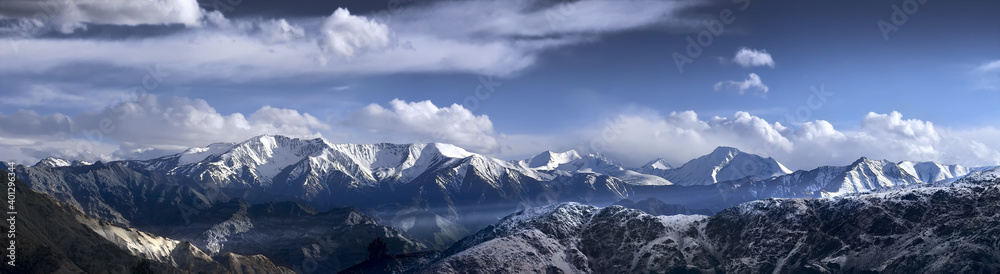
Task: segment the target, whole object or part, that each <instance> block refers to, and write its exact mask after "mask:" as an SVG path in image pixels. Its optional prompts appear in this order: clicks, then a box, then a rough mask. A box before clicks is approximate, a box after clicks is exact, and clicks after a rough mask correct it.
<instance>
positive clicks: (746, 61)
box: [733, 48, 774, 68]
mask: <svg viewBox="0 0 1000 274" xmlns="http://www.w3.org/2000/svg"><path fill="white" fill-rule="evenodd" d="M733 62H734V63H737V64H739V65H740V66H743V67H744V68H749V67H760V66H769V67H772V68H773V67H774V59H771V54H770V53H767V51H766V50H755V49H749V48H741V49H740V50H739V51H737V52H736V56H735V57H733Z"/></svg>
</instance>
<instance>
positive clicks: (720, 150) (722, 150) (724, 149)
mask: <svg viewBox="0 0 1000 274" xmlns="http://www.w3.org/2000/svg"><path fill="white" fill-rule="evenodd" d="M739 153H743V152H742V151H740V150H739V149H738V148H735V147H728V146H719V147H716V148H715V150H713V151H712V153H710V154H730V155H735V154H739Z"/></svg>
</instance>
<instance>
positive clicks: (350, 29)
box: [319, 8, 392, 58]
mask: <svg viewBox="0 0 1000 274" xmlns="http://www.w3.org/2000/svg"><path fill="white" fill-rule="evenodd" d="M320 32H321V33H322V38H321V39H320V40H319V45H320V48H322V49H323V50H324V51H332V52H333V53H336V54H337V55H340V56H342V57H346V58H350V57H354V56H355V55H356V54H358V52H360V51H365V50H381V49H385V48H387V47H388V46H389V44H390V43H391V41H392V32H391V31H390V30H389V27H388V26H386V25H385V24H380V23H378V22H375V20H372V19H368V18H365V17H361V16H356V15H351V13H350V12H349V11H347V9H344V8H339V9H337V10H336V11H334V12H333V14H332V15H330V16H329V17H327V18H326V19H324V20H323V25H322V27H320Z"/></svg>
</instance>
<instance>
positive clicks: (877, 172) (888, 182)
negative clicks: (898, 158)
mask: <svg viewBox="0 0 1000 274" xmlns="http://www.w3.org/2000/svg"><path fill="white" fill-rule="evenodd" d="M923 183H924V182H923V181H921V180H920V178H917V177H916V176H914V175H913V174H910V173H908V172H906V171H905V170H904V169H903V168H900V167H899V166H898V165H896V164H895V163H893V162H889V161H886V160H870V159H868V158H865V157H862V158H861V159H858V160H857V161H855V162H854V163H853V164H851V165H850V166H848V167H847V170H846V171H845V172H844V173H843V174H841V175H838V177H836V179H835V181H834V182H831V184H829V185H827V186H826V187H825V188H824V193H823V196H826V197H830V196H838V195H842V194H845V193H859V192H870V191H873V190H876V189H880V188H891V187H896V186H908V185H915V184H923ZM837 184H839V186H838V185H837Z"/></svg>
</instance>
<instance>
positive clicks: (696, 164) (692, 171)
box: [643, 147, 792, 186]
mask: <svg viewBox="0 0 1000 274" xmlns="http://www.w3.org/2000/svg"><path fill="white" fill-rule="evenodd" d="M657 163H658V162H655V161H654V162H653V163H650V165H649V166H650V167H651V168H646V169H643V171H646V172H649V173H650V174H654V175H658V176H660V177H663V178H664V179H667V180H669V181H671V182H673V183H675V184H679V185H686V186H692V185H711V184H715V183H718V182H722V181H729V180H736V179H742V178H745V177H752V178H757V179H767V178H771V177H774V176H780V175H785V174H789V173H792V171H791V170H789V169H788V168H786V167H785V166H784V165H782V164H781V163H779V162H778V161H776V160H774V159H773V158H764V157H760V156H757V155H754V154H750V153H744V152H742V151H740V150H739V149H736V148H731V147H718V148H716V149H715V150H714V151H712V153H709V154H708V155H705V156H701V157H698V158H696V159H694V160H691V161H689V162H687V163H685V164H684V165H682V166H681V167H678V168H669V169H666V168H656V167H654V166H657Z"/></svg>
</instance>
